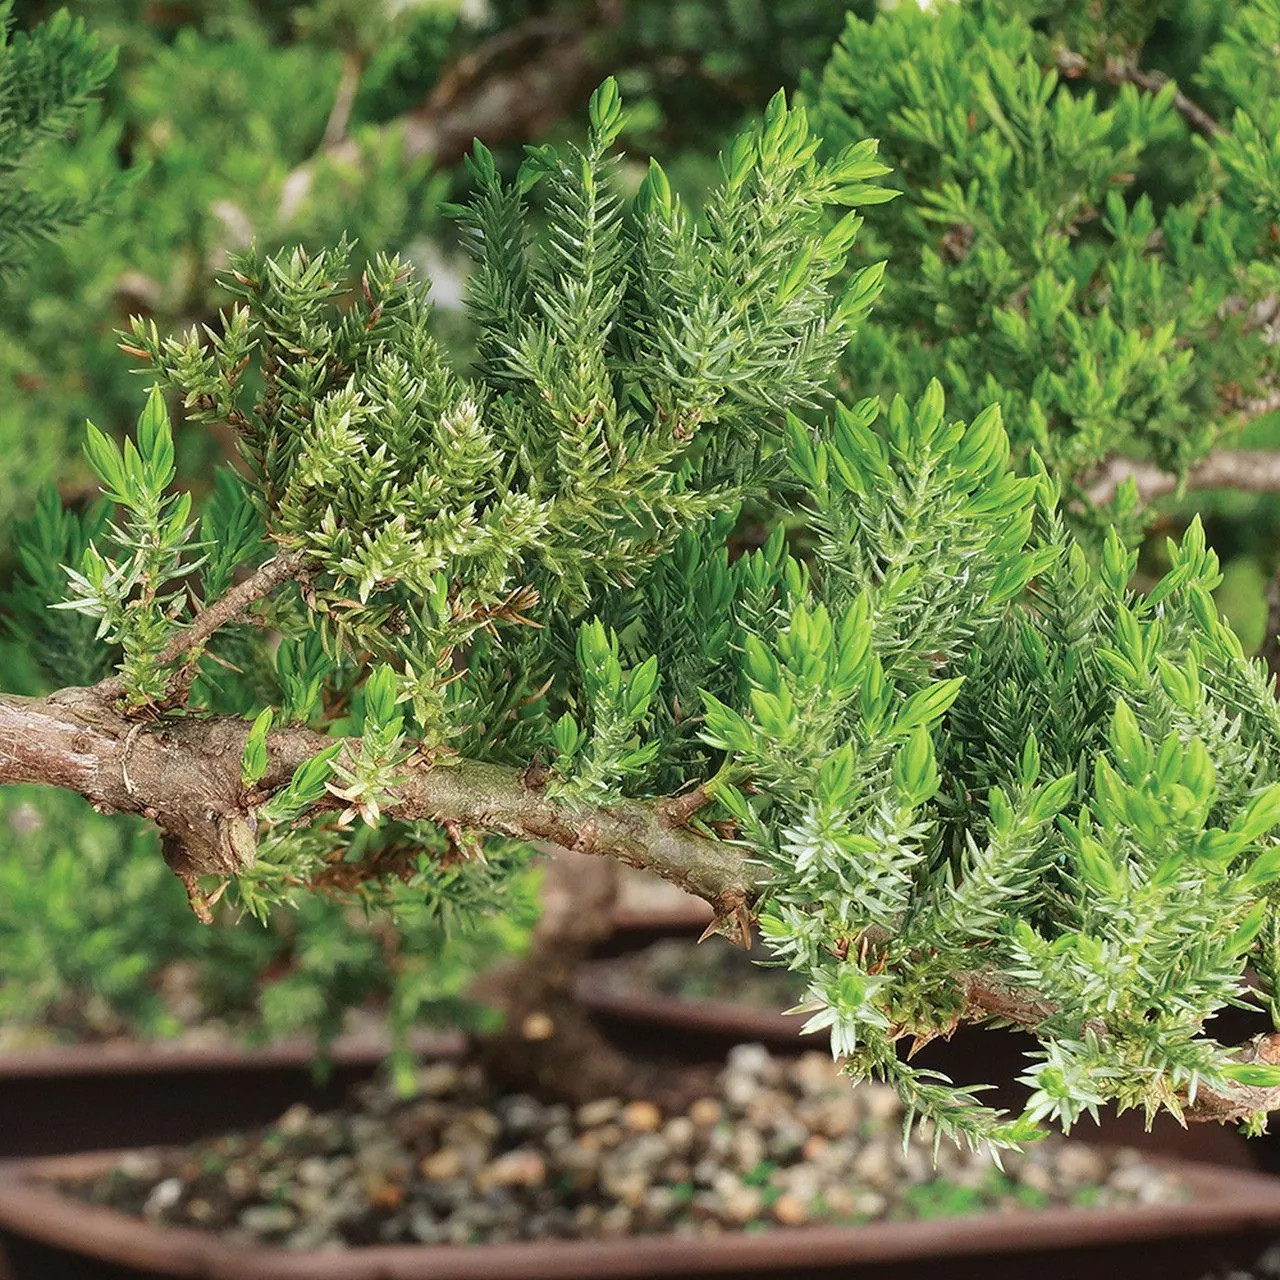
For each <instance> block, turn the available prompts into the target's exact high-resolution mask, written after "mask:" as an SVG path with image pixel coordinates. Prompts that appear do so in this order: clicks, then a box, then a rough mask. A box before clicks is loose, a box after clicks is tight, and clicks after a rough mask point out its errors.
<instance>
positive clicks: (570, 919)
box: [476, 854, 710, 1108]
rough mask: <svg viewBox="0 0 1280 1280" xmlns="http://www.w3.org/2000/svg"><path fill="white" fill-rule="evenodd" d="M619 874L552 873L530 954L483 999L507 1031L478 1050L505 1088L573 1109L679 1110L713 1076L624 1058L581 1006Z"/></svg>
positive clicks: (598, 868) (481, 989) (487, 984)
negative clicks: (636, 1101)
mask: <svg viewBox="0 0 1280 1280" xmlns="http://www.w3.org/2000/svg"><path fill="white" fill-rule="evenodd" d="M617 872H618V869H617V866H616V865H615V864H614V863H611V862H606V861H603V860H602V859H599V858H585V857H582V856H579V855H574V854H560V855H557V856H556V857H554V858H552V859H551V860H550V862H549V863H548V864H547V870H546V874H545V876H544V878H543V883H542V915H541V917H540V918H539V920H538V924H537V927H536V928H535V930H534V934H533V940H532V943H531V945H530V949H529V952H528V954H527V955H525V956H523V957H521V958H520V959H519V960H517V961H515V962H514V963H513V964H511V965H508V966H505V967H504V968H503V969H501V970H499V971H497V972H495V973H492V974H488V975H486V976H485V978H484V979H482V981H481V983H480V984H479V985H478V987H477V989H476V994H477V995H478V996H479V997H480V998H481V999H482V1000H486V1001H488V1002H489V1003H491V1004H493V1005H495V1006H496V1007H497V1008H498V1009H499V1010H500V1011H501V1012H502V1014H503V1025H502V1028H501V1029H500V1030H499V1031H497V1032H495V1033H493V1034H492V1035H489V1036H486V1037H482V1038H481V1039H480V1041H479V1042H478V1050H479V1056H480V1060H481V1061H482V1062H483V1064H484V1066H485V1071H486V1073H487V1075H488V1076H489V1078H490V1079H491V1080H493V1081H495V1082H496V1083H497V1084H499V1085H500V1086H506V1087H508V1088H513V1089H522V1090H527V1091H531V1092H534V1093H537V1094H538V1095H539V1096H542V1097H550V1098H555V1099H558V1100H560V1101H564V1102H570V1103H573V1104H575V1105H580V1104H582V1103H584V1102H590V1101H592V1100H593V1099H595V1098H610V1097H617V1098H626V1097H645V1098H649V1099H651V1100H653V1101H656V1102H659V1103H661V1104H663V1105H664V1106H668V1107H675V1108H682V1107H684V1106H686V1105H688V1103H689V1102H691V1101H692V1100H693V1099H694V1098H695V1097H697V1096H699V1095H700V1094H702V1093H704V1092H706V1090H707V1088H708V1087H709V1085H710V1080H709V1078H708V1076H707V1074H706V1073H705V1072H698V1071H691V1070H687V1069H686V1070H678V1069H671V1068H667V1067H664V1066H663V1065H662V1064H661V1063H660V1062H638V1061H637V1060H636V1059H635V1058H634V1057H632V1056H631V1055H629V1054H625V1053H622V1052H621V1051H620V1050H618V1049H616V1048H615V1047H614V1046H613V1045H612V1044H610V1043H609V1041H608V1040H607V1039H606V1038H605V1037H604V1035H602V1034H601V1032H600V1030H599V1028H598V1027H596V1026H595V1024H594V1023H593V1022H592V1021H591V1017H590V1015H589V1014H588V1013H587V1011H586V1010H585V1009H584V1008H583V1007H582V1005H580V1004H579V1003H578V1002H577V1000H576V999H575V998H574V994H573V980H574V977H575V975H576V974H577V972H578V969H579V967H580V966H581V965H582V963H583V962H584V961H586V960H588V959H589V958H590V956H591V953H592V951H593V950H594V949H595V946H596V944H597V943H599V942H602V941H603V940H604V939H605V938H607V937H608V936H609V934H610V933H611V932H612V930H613V910H614V906H615V904H616V901H617V888H618V874H617Z"/></svg>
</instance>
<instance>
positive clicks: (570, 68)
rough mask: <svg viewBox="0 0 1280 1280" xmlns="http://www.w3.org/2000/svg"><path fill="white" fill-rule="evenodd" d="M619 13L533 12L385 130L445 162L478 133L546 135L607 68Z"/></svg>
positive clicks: (347, 151) (293, 197)
mask: <svg viewBox="0 0 1280 1280" xmlns="http://www.w3.org/2000/svg"><path fill="white" fill-rule="evenodd" d="M616 21H617V14H616V13H615V12H614V6H612V5H604V4H601V5H595V6H592V7H591V8H590V9H589V11H588V13H587V14H585V15H583V16H582V17H580V18H579V19H578V20H577V21H575V22H565V21H563V20H557V19H554V18H531V19H529V20H528V21H527V22H523V23H521V24H519V25H518V26H515V27H512V28H511V29H510V30H507V31H503V32H500V33H499V34H497V35H496V36H494V37H492V38H491V39H489V40H487V41H485V42H484V43H483V44H481V45H480V46H479V47H478V48H476V49H474V50H472V51H471V52H470V53H467V54H465V55H463V56H462V57H461V58H460V59H459V60H458V61H457V62H456V63H455V64H454V65H453V66H452V67H450V68H449V69H448V70H447V71H446V72H445V74H444V75H443V76H442V77H441V79H440V82H439V84H437V85H436V87H435V89H434V90H433V92H432V93H431V96H430V97H429V98H427V100H426V101H425V102H424V103H422V105H421V106H419V107H417V108H415V109H414V110H413V111H411V112H410V113H409V114H408V115H406V116H403V117H402V118H401V119H399V120H396V121H393V122H392V123H391V124H389V125H383V126H381V131H382V132H383V133H387V132H390V131H392V130H396V129H399V130H400V131H401V133H402V138H403V146H404V158H405V160H406V162H407V163H413V162H415V161H418V160H422V159H430V160H431V162H432V164H433V165H434V166H435V167H437V168H442V167H446V166H448V165H452V164H456V163H457V162H458V161H459V160H461V159H462V157H463V156H464V155H465V154H466V152H467V150H468V149H469V148H470V146H471V142H472V139H473V138H481V139H483V140H484V141H485V142H487V143H488V144H490V145H491V146H497V145H501V144H503V143H507V142H524V141H527V140H528V139H531V138H537V137H540V136H541V135H542V134H543V133H545V132H546V130H547V129H548V128H549V127H550V126H551V125H552V124H554V123H555V122H556V121H558V120H563V119H564V118H565V116H567V115H571V114H572V113H573V112H575V111H576V110H577V109H578V108H579V107H580V106H581V104H582V103H583V102H585V101H586V98H587V95H588V94H589V93H590V92H591V90H592V89H593V88H594V87H595V86H596V84H597V83H598V82H599V81H600V80H601V79H602V78H603V77H604V76H605V75H606V74H607V71H608V67H607V66H606V65H605V62H604V61H603V60H602V59H601V57H600V55H599V54H598V52H597V50H596V42H597V41H598V40H599V39H600V37H601V35H602V34H604V33H605V32H607V31H608V29H609V28H610V27H612V26H613V25H614V23H615V22H616ZM359 157H360V147H359V144H358V143H356V142H355V141H353V140H351V139H344V140H342V141H340V142H338V143H336V144H334V145H329V146H326V147H325V148H324V149H323V150H322V151H321V152H320V154H319V156H318V157H317V158H316V159H317V160H321V159H329V160H336V161H339V162H344V163H353V162H355V161H358V159H359ZM315 168H316V160H310V161H308V162H307V163H306V164H303V165H301V166H299V167H298V168H297V169H295V170H294V171H293V172H292V173H291V174H290V175H289V177H288V178H287V179H286V180H285V184H284V189H283V192H282V195H281V201H280V220H281V221H282V222H287V221H288V220H289V219H290V218H291V217H292V216H293V214H294V212H296V210H297V209H298V207H299V206H300V205H301V204H302V202H303V201H304V200H306V198H307V197H308V195H310V193H311V187H312V183H313V182H314V180H315Z"/></svg>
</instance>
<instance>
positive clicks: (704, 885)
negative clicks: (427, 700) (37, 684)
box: [0, 686, 753, 919]
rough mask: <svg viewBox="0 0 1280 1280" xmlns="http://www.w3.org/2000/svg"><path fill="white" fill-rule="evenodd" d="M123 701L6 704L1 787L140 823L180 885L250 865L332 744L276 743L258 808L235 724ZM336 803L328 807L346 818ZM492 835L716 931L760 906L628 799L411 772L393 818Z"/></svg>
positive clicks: (391, 806) (518, 781)
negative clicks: (657, 891) (267, 816)
mask: <svg viewBox="0 0 1280 1280" xmlns="http://www.w3.org/2000/svg"><path fill="white" fill-rule="evenodd" d="M113 695H114V690H111V689H109V690H107V691H106V692H104V690H103V686H98V687H97V688H93V689H64V690H62V691H61V692H59V693H56V694H53V695H51V696H50V697H48V698H22V697H17V696H15V695H8V694H0V785H4V784H6V783H17V782H29V783H43V784H46V785H49V786H57V787H65V788H68V789H69V790H72V791H77V792H79V793H80V794H81V795H83V796H85V797H86V798H87V799H88V800H90V801H91V802H92V803H93V804H95V805H96V806H97V807H98V808H100V809H102V810H103V811H112V812H117V813H137V814H142V815H144V816H145V817H148V818H151V819H152V820H154V821H155V822H156V823H157V824H158V825H159V826H160V828H161V829H162V830H163V831H164V833H165V835H166V842H167V848H166V855H167V856H168V857H169V858H170V861H171V865H173V866H174V869H175V870H176V871H178V873H179V874H180V875H182V876H183V877H184V879H188V878H190V877H194V876H197V875H219V876H227V875H232V874H234V873H235V872H236V871H238V870H240V869H241V868H242V867H245V866H248V865H251V864H252V861H253V855H254V838H253V836H254V820H253V816H252V809H253V804H254V803H255V802H261V800H263V799H265V798H266V796H267V795H268V794H270V793H271V792H272V791H275V790H277V789H279V788H280V787H282V786H284V785H285V783H287V782H288V780H289V778H290V777H291V776H292V774H293V772H294V770H295V769H296V768H297V767H298V766H299V765H301V764H303V763H304V762H305V761H307V760H309V759H311V757H313V756H314V755H316V754H317V753H318V752H319V751H321V750H323V749H324V748H325V747H330V746H332V745H333V741H334V740H333V739H332V738H327V737H325V736H324V735H322V734H319V733H315V732H312V731H310V730H307V729H296V728H295V729H282V730H278V731H276V732H274V733H272V734H270V735H269V737H268V740H267V750H268V758H269V765H268V770H267V773H266V775H265V777H264V778H263V779H262V782H261V783H260V784H259V791H258V793H257V794H255V795H254V796H249V795H246V794H245V793H244V790H243V788H242V786H241V783H240V764H241V759H242V757H243V753H244V743H245V739H246V737H247V736H248V732H249V725H248V723H247V722H246V721H244V720H240V719H238V718H236V717H223V716H214V717H208V718H199V717H196V716H194V715H193V716H187V717H176V716H175V717H169V718H166V719H163V720H152V721H142V720H130V719H129V718H127V717H126V716H125V715H123V714H122V713H121V712H120V711H118V710H117V709H116V707H115V705H114V696H113ZM341 803H342V802H341V801H340V800H339V799H338V798H337V797H334V798H333V800H332V802H331V803H329V805H328V807H332V808H337V807H340V806H341ZM384 809H385V811H386V812H387V813H388V814H389V816H391V817H393V818H404V819H425V820H428V821H431V822H435V823H437V824H438V825H441V826H446V825H448V824H450V823H455V824H457V825H458V826H459V827H461V828H464V829H469V830H473V831H477V832H484V833H489V834H492V835H505V836H512V837H514V838H516V839H521V840H529V841H545V842H547V843H549V844H553V845H556V846H558V847H560V848H563V849H571V850H575V851H577V852H580V853H589V854H599V855H603V856H605V857H608V858H612V859H614V860H616V861H618V862H623V863H626V864H627V865H628V866H633V867H639V868H642V869H647V870H650V871H653V872H655V873H656V874H658V875H660V876H662V877H663V878H664V879H667V880H670V881H671V882H672V883H673V884H676V885H678V886H679V887H680V888H682V889H684V890H685V891H686V892H689V893H692V894H694V895H695V896H697V897H701V898H705V899H706V900H707V901H708V902H709V903H711V905H712V906H713V907H714V908H715V910H716V914H717V915H718V916H719V917H721V918H725V919H727V918H729V917H731V916H732V917H734V918H735V919H736V918H737V917H739V916H740V915H741V913H742V912H743V911H744V910H745V909H746V906H747V904H748V903H749V902H750V900H751V898H752V893H753V884H752V876H751V874H750V871H749V869H748V867H747V861H746V857H745V854H744V852H743V850H741V849H740V848H739V847H738V846H736V845H733V844H730V843H728V842H727V841H718V840H710V839H707V838H706V837H704V836H700V835H698V834H696V833H695V832H692V831H689V830H687V829H685V828H677V829H673V828H671V827H669V826H667V825H666V824H665V823H664V822H663V820H662V817H661V814H660V812H659V810H658V807H657V805H656V804H653V803H648V802H643V801H637V800H622V801H619V802H618V803H617V804H616V805H611V806H609V807H608V808H599V809H582V808H578V807H576V806H573V805H569V804H566V803H564V802H561V801H558V800H556V799H554V798H552V797H550V796H548V795H547V794H546V793H545V791H544V790H542V789H541V788H540V786H539V785H538V784H537V781H536V779H535V780H532V781H531V780H528V779H527V776H526V775H525V774H523V773H521V772H520V771H519V770H517V769H511V768H507V767H505V766H502V765H493V764H487V763H483V762H480V761H473V760H461V759H457V758H452V757H450V758H447V759H446V761H445V762H442V763H431V762H428V761H420V762H417V763H416V764H411V765H410V766H409V767H408V768H407V769H406V770H405V774H404V777H403V779H402V781H401V783H400V784H399V786H398V787H397V788H396V789H395V791H394V793H393V795H392V797H391V799H390V801H389V802H388V803H387V804H386V805H385V806H384Z"/></svg>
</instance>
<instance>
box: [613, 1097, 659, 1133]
mask: <svg viewBox="0 0 1280 1280" xmlns="http://www.w3.org/2000/svg"><path fill="white" fill-rule="evenodd" d="M622 1123H623V1124H624V1125H626V1127H627V1128H628V1129H632V1130H634V1131H635V1132H636V1133H654V1132H656V1131H657V1130H658V1129H660V1128H661V1127H662V1112H661V1110H659V1108H658V1106H657V1105H656V1104H655V1103H652V1102H646V1101H643V1100H641V1101H638V1102H629V1103H627V1105H626V1106H625V1107H624V1108H623V1111H622Z"/></svg>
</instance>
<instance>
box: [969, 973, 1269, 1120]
mask: <svg viewBox="0 0 1280 1280" xmlns="http://www.w3.org/2000/svg"><path fill="white" fill-rule="evenodd" d="M955 977H956V981H957V982H958V983H959V984H960V987H961V989H962V990H963V992H964V998H965V1013H966V1014H967V1015H969V1016H973V1015H975V1014H976V1015H977V1018H978V1019H979V1020H982V1019H989V1018H995V1019H998V1020H999V1021H1001V1022H1008V1023H1012V1024H1013V1025H1014V1026H1017V1027H1020V1028H1022V1029H1023V1030H1025V1031H1030V1032H1031V1033H1032V1034H1036V1033H1037V1032H1038V1030H1039V1028H1040V1027H1041V1025H1042V1024H1043V1023H1044V1022H1046V1021H1047V1020H1048V1019H1049V1018H1051V1017H1053V1016H1054V1014H1055V1013H1057V1012H1058V1010H1057V1007H1056V1006H1055V1005H1054V1004H1053V1003H1052V1002H1051V1001H1049V1000H1046V999H1045V998H1044V997H1043V996H1041V995H1039V994H1037V993H1036V992H1031V991H1022V990H1019V989H1018V988H1017V987H1014V986H1011V985H1010V984H1009V983H1008V982H1006V981H1005V980H1004V979H1003V978H1001V977H999V976H998V975H995V974H991V973H986V972H982V971H978V970H974V971H972V972H969V973H958V974H956V975H955ZM1085 1029H1086V1030H1088V1031H1091V1032H1092V1033H1093V1034H1094V1035H1095V1036H1097V1037H1098V1039H1099V1040H1105V1039H1106V1037H1107V1035H1108V1034H1109V1033H1108V1030H1107V1026H1106V1023H1105V1022H1104V1021H1103V1020H1102V1019H1098V1018H1095V1019H1091V1020H1090V1021H1089V1022H1088V1023H1087V1024H1086V1026H1085ZM1232 1056H1233V1057H1234V1058H1235V1059H1236V1060H1237V1061H1239V1062H1259V1063H1266V1064H1267V1065H1276V1064H1277V1063H1280V1033H1277V1034H1275V1035H1268V1036H1258V1037H1256V1038H1255V1039H1253V1040H1251V1041H1249V1042H1248V1043H1247V1044H1243V1045H1239V1046H1237V1048H1236V1049H1235V1051H1234V1052H1233V1054H1232ZM1178 1107H1179V1109H1180V1112H1181V1116H1182V1119H1183V1120H1192V1121H1198V1122H1201V1123H1209V1122H1212V1123H1217V1124H1231V1123H1236V1122H1239V1121H1241V1120H1246V1119H1248V1118H1249V1116H1251V1115H1253V1114H1254V1113H1255V1112H1259V1111H1274V1110H1276V1109H1277V1108H1280V1089H1273V1088H1265V1087H1257V1086H1253V1085H1246V1084H1240V1083H1237V1082H1234V1081H1233V1082H1232V1083H1231V1086H1230V1088H1229V1090H1228V1091H1227V1092H1225V1093H1217V1092H1215V1091H1214V1090H1212V1089H1209V1088H1207V1087H1206V1086H1205V1085H1204V1084H1203V1083H1201V1084H1200V1086H1199V1088H1198V1089H1197V1090H1196V1093H1195V1097H1194V1099H1185V1098H1184V1099H1179V1101H1178Z"/></svg>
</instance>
